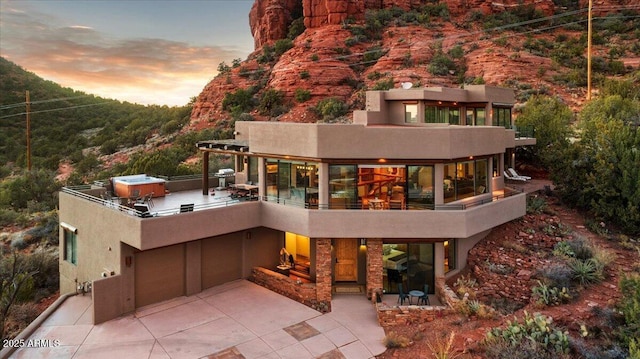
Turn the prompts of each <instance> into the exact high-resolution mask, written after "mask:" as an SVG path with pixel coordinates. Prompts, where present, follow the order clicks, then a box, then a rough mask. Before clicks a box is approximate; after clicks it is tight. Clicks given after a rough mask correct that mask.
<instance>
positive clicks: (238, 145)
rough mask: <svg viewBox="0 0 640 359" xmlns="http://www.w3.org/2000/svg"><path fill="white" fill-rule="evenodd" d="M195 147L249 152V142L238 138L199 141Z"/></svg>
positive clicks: (204, 149) (237, 152)
mask: <svg viewBox="0 0 640 359" xmlns="http://www.w3.org/2000/svg"><path fill="white" fill-rule="evenodd" d="M196 147H197V148H198V149H199V150H201V151H209V152H220V153H235V154H246V153H248V152H249V143H248V142H247V141H240V140H210V141H199V142H198V143H196Z"/></svg>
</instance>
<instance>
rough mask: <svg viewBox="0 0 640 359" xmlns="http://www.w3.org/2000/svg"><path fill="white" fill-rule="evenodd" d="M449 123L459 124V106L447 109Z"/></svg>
mask: <svg viewBox="0 0 640 359" xmlns="http://www.w3.org/2000/svg"><path fill="white" fill-rule="evenodd" d="M449 124H450V125H459V124H460V109H459V108H450V109H449Z"/></svg>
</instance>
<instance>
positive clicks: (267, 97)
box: [258, 89, 284, 116]
mask: <svg viewBox="0 0 640 359" xmlns="http://www.w3.org/2000/svg"><path fill="white" fill-rule="evenodd" d="M283 100H284V94H283V93H282V91H278V90H275V89H268V90H266V91H265V92H264V93H263V94H262V96H261V97H260V104H259V105H258V112H259V113H260V114H261V115H263V116H267V115H269V116H277V115H278V113H276V112H277V111H280V109H279V108H280V107H281V106H282V103H283Z"/></svg>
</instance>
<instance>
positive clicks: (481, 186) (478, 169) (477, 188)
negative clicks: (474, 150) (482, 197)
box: [442, 159, 489, 203]
mask: <svg viewBox="0 0 640 359" xmlns="http://www.w3.org/2000/svg"><path fill="white" fill-rule="evenodd" d="M488 173H489V172H488V160H487V159H480V160H471V161H463V162H453V163H447V164H445V165H444V180H443V184H442V188H443V191H444V202H445V203H448V202H452V201H456V200H460V199H463V198H466V197H471V196H475V195H479V194H482V193H486V191H487V188H488V182H487V181H488Z"/></svg>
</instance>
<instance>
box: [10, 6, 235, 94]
mask: <svg viewBox="0 0 640 359" xmlns="http://www.w3.org/2000/svg"><path fill="white" fill-rule="evenodd" d="M12 4H13V5H17V4H19V3H13V2H8V3H6V2H4V1H3V2H2V9H1V11H2V13H3V14H2V21H1V22H0V23H1V25H0V26H1V28H0V31H1V33H2V42H1V45H0V46H1V53H2V56H3V57H5V58H7V59H8V60H10V61H13V62H15V63H17V64H18V65H20V66H22V67H24V68H25V69H27V70H28V71H32V72H34V73H36V74H37V75H39V76H41V77H43V78H46V79H48V80H52V81H55V82H57V83H59V84H60V85H62V86H65V87H71V88H73V89H76V90H80V91H84V92H87V93H90V94H95V95H99V96H102V97H107V98H116V99H118V100H122V101H129V102H137V103H143V104H152V103H153V104H167V105H184V104H186V103H187V102H188V101H189V99H190V98H191V97H193V96H197V95H198V94H199V93H200V91H201V90H202V88H203V87H204V86H205V85H206V83H207V82H208V81H209V80H210V79H211V78H213V77H214V76H215V74H216V69H217V66H218V64H219V63H220V62H222V61H225V62H227V63H230V62H231V60H232V59H234V58H238V57H240V58H242V57H243V56H244V55H245V54H242V53H239V52H238V51H237V50H235V49H230V48H224V47H217V46H193V45H190V44H188V43H185V42H179V41H169V40H163V39H149V38H138V39H135V38H130V39H115V38H113V37H110V36H109V35H108V34H104V33H101V32H99V31H96V30H95V29H93V28H92V27H91V26H86V25H73V26H61V25H57V26H56V25H55V24H56V23H59V21H57V20H58V19H52V18H51V17H49V16H47V15H45V14H41V13H37V12H33V11H28V10H26V11H21V10H19V9H15V8H11V7H10V5H12ZM5 8H7V9H5Z"/></svg>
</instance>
